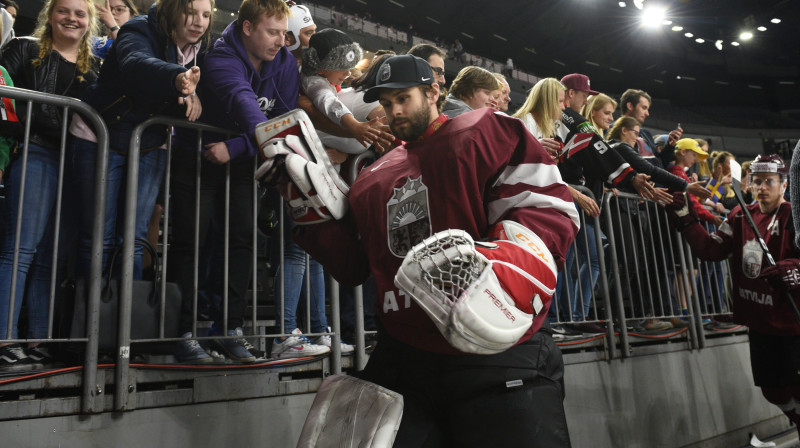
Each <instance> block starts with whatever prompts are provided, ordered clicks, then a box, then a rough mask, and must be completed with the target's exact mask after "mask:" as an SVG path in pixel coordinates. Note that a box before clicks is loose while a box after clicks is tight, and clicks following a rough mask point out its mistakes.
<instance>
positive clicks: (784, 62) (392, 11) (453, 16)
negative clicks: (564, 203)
mask: <svg viewBox="0 0 800 448" xmlns="http://www.w3.org/2000/svg"><path fill="white" fill-rule="evenodd" d="M637 2H639V0H637ZM320 3H322V4H328V5H330V4H335V5H337V8H338V9H340V10H344V11H347V12H351V13H358V14H360V15H363V14H365V13H366V12H370V13H371V14H372V17H373V19H376V20H378V21H380V22H382V23H385V24H387V25H388V24H393V25H394V26H395V28H397V29H401V30H402V29H406V28H407V27H408V24H413V25H414V28H415V29H416V30H417V32H418V33H419V34H420V35H423V36H427V37H434V36H439V37H441V38H442V39H444V40H446V41H454V40H455V39H459V40H460V41H461V42H462V44H463V45H464V47H465V49H466V50H467V51H469V52H472V53H478V54H482V55H485V56H489V57H491V58H493V59H495V60H501V61H505V59H506V58H508V57H511V58H512V59H513V60H514V62H515V63H516V64H517V65H518V66H520V67H521V68H523V69H525V70H526V71H529V72H532V73H534V74H536V75H539V76H556V77H560V76H562V75H564V74H566V73H571V72H580V73H584V74H587V75H589V76H590V77H591V79H592V87H593V88H596V89H598V90H601V91H607V92H622V91H623V90H625V89H626V88H628V87H640V88H645V89H647V90H648V91H650V92H651V93H653V94H654V95H657V96H658V97H661V98H670V99H671V100H672V101H674V102H675V103H676V104H678V105H682V106H691V105H693V104H704V105H720V106H722V105H759V106H765V107H769V108H770V109H772V110H785V109H800V106H799V105H798V104H797V103H798V101H800V88H798V83H800V79H799V78H800V77H799V76H798V71H799V70H798V66H799V65H800V46H798V38H797V28H796V27H798V25H800V23H799V22H798V19H800V6H799V5H798V2H797V0H778V1H756V0H681V1H661V2H657V1H651V0H644V1H643V7H644V8H643V9H639V8H638V7H637V6H636V5H634V2H633V1H632V0H626V1H624V2H621V1H617V0H546V1H539V0H536V1H532V0H512V1H486V0H435V1H431V0H379V1H378V0H340V1H336V2H329V1H321V2H320ZM622 3H624V4H625V7H621V6H620V5H621V4H622ZM656 7H660V8H663V9H664V12H665V15H664V18H663V20H661V22H660V23H658V24H657V25H656V26H655V27H646V26H643V25H642V21H641V16H642V14H643V11H645V10H649V8H656ZM775 18H777V19H780V23H777V24H775V23H772V22H771V20H772V19H775ZM665 20H666V21H670V22H671V23H670V24H668V25H667V24H664V21H665ZM759 26H762V27H765V28H766V30H765V31H759V30H758V29H757V27H759ZM673 27H682V29H681V30H679V31H673V30H672V28H673ZM748 30H749V31H750V32H752V33H753V37H752V39H750V40H748V41H744V40H742V39H741V38H740V34H741V33H742V32H743V31H748ZM685 33H691V34H692V37H686V36H685ZM696 39H703V42H697V41H696ZM717 41H721V42H720V46H721V48H722V50H719V49H717V47H716V43H717ZM731 42H738V43H739V44H740V45H739V46H738V47H737V46H733V45H732V44H731ZM679 78H680V79H679Z"/></svg>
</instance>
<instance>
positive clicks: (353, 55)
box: [344, 50, 356, 62]
mask: <svg viewBox="0 0 800 448" xmlns="http://www.w3.org/2000/svg"><path fill="white" fill-rule="evenodd" d="M344 58H345V59H347V62H353V61H354V60H355V59H356V52H355V51H353V50H350V51H348V52H347V54H346V55H344Z"/></svg>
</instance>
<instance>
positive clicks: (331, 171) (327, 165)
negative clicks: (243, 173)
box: [256, 109, 350, 195]
mask: <svg viewBox="0 0 800 448" xmlns="http://www.w3.org/2000/svg"><path fill="white" fill-rule="evenodd" d="M279 139H283V140H284V148H277V147H276V145H274V141H275V140H279ZM256 141H257V142H258V148H259V151H260V153H261V156H262V157H263V158H264V160H269V159H272V158H275V157H280V156H282V155H283V154H284V152H283V149H288V150H290V151H291V152H293V153H295V154H298V155H300V156H302V157H303V158H305V159H306V160H308V161H309V162H311V163H315V164H317V165H319V171H325V172H326V173H327V177H328V178H329V181H330V182H332V183H333V185H335V186H336V187H337V188H338V189H339V191H341V192H342V194H344V195H348V194H349V193H350V186H349V185H348V184H347V182H345V181H344V179H342V177H341V176H340V175H339V173H338V172H337V171H336V169H335V168H334V167H333V164H332V163H331V160H330V158H329V157H328V153H327V152H326V151H325V147H324V146H323V145H322V142H321V141H320V139H319V136H318V135H317V131H316V129H315V128H314V124H313V123H312V122H311V120H310V119H309V118H308V115H307V114H306V113H305V111H304V110H302V109H295V110H293V111H291V112H287V113H285V114H283V115H281V116H279V117H276V118H273V119H272V120H269V121H265V122H263V123H260V124H258V125H257V126H256Z"/></svg>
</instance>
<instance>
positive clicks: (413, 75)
mask: <svg viewBox="0 0 800 448" xmlns="http://www.w3.org/2000/svg"><path fill="white" fill-rule="evenodd" d="M377 78H378V79H377V80H376V82H375V87H372V88H370V89H369V90H367V93H366V94H365V95H364V102H366V103H371V102H373V101H378V98H379V96H380V93H381V89H407V88H409V87H414V86H418V85H420V84H428V85H430V84H433V82H434V78H433V70H432V69H431V66H430V64H428V62H427V61H426V60H425V59H422V58H418V57H416V56H412V55H410V54H404V55H401V56H392V57H389V58H387V59H386V60H385V61H383V64H381V68H379V69H378V76H377Z"/></svg>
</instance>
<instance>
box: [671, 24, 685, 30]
mask: <svg viewBox="0 0 800 448" xmlns="http://www.w3.org/2000/svg"><path fill="white" fill-rule="evenodd" d="M672 31H683V27H682V26H678V25H675V26H673V27H672Z"/></svg>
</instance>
